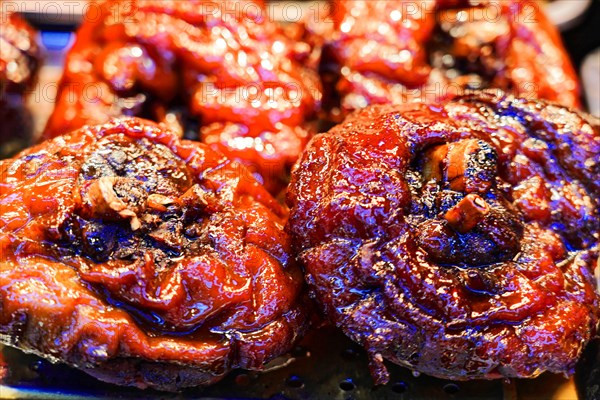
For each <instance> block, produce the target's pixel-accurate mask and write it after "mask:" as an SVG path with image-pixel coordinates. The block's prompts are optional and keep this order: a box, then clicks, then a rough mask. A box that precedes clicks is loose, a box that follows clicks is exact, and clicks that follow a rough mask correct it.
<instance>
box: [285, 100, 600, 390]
mask: <svg viewBox="0 0 600 400" xmlns="http://www.w3.org/2000/svg"><path fill="white" fill-rule="evenodd" d="M599 160H600V125H599V123H598V120H597V119H594V120H592V117H589V116H586V115H583V114H580V113H576V112H573V111H570V110H569V109H568V108H565V107H562V106H557V105H553V104H550V103H546V102H543V101H529V100H525V99H519V98H514V97H512V96H510V95H506V94H504V93H502V92H500V91H495V92H492V91H483V92H474V93H472V94H468V95H465V96H461V97H458V98H456V99H455V100H453V101H449V102H446V103H443V104H441V105H440V104H432V105H427V104H424V103H413V104H405V105H398V106H371V107H367V108H365V109H363V110H361V111H357V112H355V113H353V114H352V115H351V116H350V117H348V118H347V119H346V121H345V122H344V123H343V124H340V125H338V126H336V127H334V128H333V129H331V130H330V131H329V132H327V133H324V134H321V135H318V136H316V137H314V138H313V139H312V141H311V142H310V143H309V145H308V146H307V149H306V151H305V153H304V155H303V157H302V158H301V159H300V161H299V163H298V164H297V165H296V167H295V168H294V170H293V171H292V181H291V184H290V185H291V186H290V189H289V191H288V197H287V203H288V205H289V206H290V208H291V211H290V219H289V223H288V224H289V225H288V230H289V231H290V232H291V234H292V238H293V243H294V246H295V250H296V251H297V254H298V258H299V260H301V262H302V263H303V265H304V268H305V271H306V278H307V281H308V283H309V285H310V287H311V290H312V293H313V295H314V296H315V298H316V299H317V301H318V302H319V304H320V305H321V307H322V309H323V311H324V313H325V315H326V316H327V317H328V318H329V319H331V320H332V321H333V322H335V324H336V325H337V326H339V327H341V328H342V329H343V331H344V332H345V333H346V335H348V336H349V337H350V338H352V339H353V340H354V341H356V342H358V343H360V344H361V345H363V346H364V347H365V348H366V350H367V351H368V352H369V354H370V357H371V368H372V373H373V375H374V378H375V381H376V382H377V383H383V382H386V381H387V379H388V377H387V372H386V369H385V367H384V365H383V359H384V358H385V359H387V360H390V361H392V362H394V363H398V364H400V365H404V366H407V367H409V368H411V369H413V370H415V371H419V372H423V373H426V374H429V375H433V376H436V377H441V378H448V379H455V380H467V379H475V378H486V379H493V378H501V377H534V376H536V375H538V374H540V373H541V372H543V371H551V372H555V373H564V374H571V373H572V372H573V370H574V366H575V363H576V361H577V359H578V357H579V356H580V354H581V352H582V350H583V348H584V346H585V345H586V344H587V343H588V341H589V340H590V339H591V338H592V337H594V335H595V334H596V332H597V329H598V318H599V317H600V293H598V291H600V275H598V271H596V276H594V270H595V269H597V265H598V256H599V248H598V243H599V235H600V216H599V210H600V200H599V199H600V163H599Z"/></svg>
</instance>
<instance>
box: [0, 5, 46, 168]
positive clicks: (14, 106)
mask: <svg viewBox="0 0 600 400" xmlns="http://www.w3.org/2000/svg"><path fill="white" fill-rule="evenodd" d="M0 26H1V27H2V29H0V48H2V52H0V121H2V123H0V158H4V157H7V156H9V155H11V154H14V153H16V151H18V150H20V149H21V148H23V147H25V146H27V145H28V144H30V142H31V139H32V134H33V131H32V128H33V126H32V124H31V116H30V115H29V112H28V111H27V109H26V108H25V95H26V91H27V90H30V89H31V88H32V86H33V85H34V83H35V78H36V74H37V70H38V67H39V63H40V48H39V45H38V43H37V41H36V31H35V30H34V29H33V28H32V27H31V26H29V25H28V24H27V23H26V22H25V21H24V20H23V19H22V18H21V17H20V16H19V15H17V14H12V13H10V14H9V13H6V12H5V10H4V8H3V9H2V10H0Z"/></svg>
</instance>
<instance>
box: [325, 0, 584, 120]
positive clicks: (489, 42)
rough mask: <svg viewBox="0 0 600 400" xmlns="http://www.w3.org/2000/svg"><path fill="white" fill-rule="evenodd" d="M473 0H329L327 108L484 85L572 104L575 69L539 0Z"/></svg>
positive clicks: (431, 97) (436, 95) (433, 97)
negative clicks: (330, 32)
mask: <svg viewBox="0 0 600 400" xmlns="http://www.w3.org/2000/svg"><path fill="white" fill-rule="evenodd" d="M471 3H473V2H471ZM474 3H477V5H476V6H473V5H470V4H469V2H468V1H448V0H437V1H436V0H426V1H417V2H415V1H402V0H391V1H370V0H333V1H332V6H333V9H334V13H333V14H332V19H333V22H334V24H335V33H334V34H333V36H332V37H331V38H330V39H329V40H328V41H327V43H326V44H325V47H324V50H323V58H322V61H321V73H322V76H323V80H324V82H326V83H327V84H325V83H324V89H325V98H324V105H325V106H326V107H327V108H329V109H330V114H331V115H332V118H333V119H336V116H338V117H337V119H338V120H339V119H340V117H343V116H344V115H346V114H347V113H348V112H349V111H352V110H355V109H360V108H362V107H365V106H366V105H368V104H386V103H392V104H401V103H405V102H409V101H415V100H420V101H426V102H427V101H443V100H444V99H448V98H451V97H452V96H454V95H456V94H457V93H461V92H464V90H465V89H483V88H487V87H492V88H501V89H504V90H508V91H511V92H512V93H514V94H517V95H519V96H521V97H527V98H530V99H538V98H539V99H547V100H552V101H556V102H559V103H561V104H563V105H566V106H571V107H577V106H579V85H578V81H577V76H576V74H575V71H574V70H573V67H572V66H571V64H570V61H569V58H568V56H567V54H566V53H565V51H564V49H563V46H562V43H561V40H560V36H559V34H558V32H557V30H556V28H555V27H554V26H552V24H551V23H550V22H549V21H548V20H547V19H546V17H545V15H544V14H543V12H542V11H541V10H540V9H539V8H540V4H539V3H536V2H532V1H527V0H522V1H519V0H511V1H482V2H474Z"/></svg>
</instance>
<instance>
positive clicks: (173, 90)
mask: <svg viewBox="0 0 600 400" xmlns="http://www.w3.org/2000/svg"><path fill="white" fill-rule="evenodd" d="M100 11H101V15H100V16H96V14H99V13H100ZM93 12H94V14H92V11H90V14H89V15H88V16H87V17H85V18H84V23H83V24H82V26H81V28H80V29H79V31H78V36H77V40H76V42H75V44H74V46H73V48H72V49H71V50H70V52H69V54H68V56H67V59H66V63H65V72H64V76H63V78H62V80H61V83H60V88H59V94H58V98H57V104H56V109H55V111H54V113H53V114H52V116H51V118H50V121H49V122H48V125H47V127H46V130H45V137H46V138H49V137H54V136H56V135H58V134H62V133H64V132H65V131H69V130H71V129H75V128H79V127H81V126H83V125H84V124H87V123H100V122H104V121H105V120H107V119H108V118H109V117H110V116H118V115H121V114H124V115H134V116H140V117H144V118H148V119H151V120H154V121H158V122H165V123H167V124H169V125H170V126H172V127H174V129H175V130H178V131H179V132H180V133H181V134H182V135H184V136H185V137H186V138H189V139H196V140H201V141H202V142H204V143H207V144H209V145H210V146H211V147H212V148H214V149H217V150H219V151H221V152H223V153H225V154H226V155H228V156H229V157H230V158H234V159H237V160H239V161H241V162H243V163H244V164H246V165H248V166H249V167H250V168H251V169H252V170H253V171H254V172H256V176H257V179H259V180H261V181H263V182H264V183H265V185H266V186H267V188H268V189H269V190H271V191H272V192H273V193H276V192H278V191H279V190H281V189H282V187H283V186H284V185H285V183H286V182H287V179H288V177H287V175H288V173H289V169H290V167H291V165H292V164H293V163H294V162H295V161H296V159H297V158H298V156H299V154H300V152H301V151H302V149H303V148H304V146H305V144H306V142H307V141H308V139H309V138H310V132H311V131H312V128H311V126H309V125H310V124H309V121H310V120H311V119H313V117H314V114H315V110H316V109H317V107H318V104H319V102H320V98H321V93H320V84H319V78H318V76H317V74H316V72H315V71H313V70H310V69H308V68H305V67H303V63H304V59H305V58H306V57H308V56H309V53H310V48H309V46H308V45H307V44H305V43H301V42H293V41H292V40H290V39H289V38H288V37H287V36H286V35H284V33H283V32H282V31H281V29H280V28H279V27H278V25H277V24H275V23H274V22H273V21H272V20H270V19H269V18H270V17H268V16H267V11H266V8H265V7H264V4H263V3H262V2H261V1H214V2H213V1H177V0H170V1H162V0H161V1H154V0H138V1H106V2H103V3H102V6H101V7H96V8H94V9H93Z"/></svg>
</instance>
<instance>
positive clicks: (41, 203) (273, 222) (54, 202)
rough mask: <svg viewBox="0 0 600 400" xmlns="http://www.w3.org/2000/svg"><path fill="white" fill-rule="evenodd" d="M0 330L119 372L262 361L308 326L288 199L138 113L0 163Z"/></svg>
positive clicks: (210, 371)
mask: <svg viewBox="0 0 600 400" xmlns="http://www.w3.org/2000/svg"><path fill="white" fill-rule="evenodd" d="M0 177H1V178H0V228H1V229H0V255H1V258H0V340H1V341H2V342H3V343H6V344H8V345H11V346H15V347H18V348H21V349H23V350H24V351H27V352H32V353H35V354H38V355H41V356H43V357H46V358H49V359H50V360H54V361H62V362H65V363H67V364H70V365H73V366H75V367H78V368H81V369H82V370H84V371H86V372H88V373H90V374H91V375H94V376H96V377H98V378H99V379H102V380H106V381H109V382H113V383H117V384H120V385H130V386H137V387H140V388H145V387H153V388H157V389H162V390H177V389H181V388H185V387H188V386H196V385H207V384H210V383H213V382H215V381H217V380H218V379H220V378H221V377H222V376H223V375H224V374H226V373H227V372H228V371H229V370H230V369H231V368H236V367H241V368H248V369H260V368H261V366H262V365H263V364H264V363H265V362H267V361H269V360H270V359H272V358H274V357H276V356H278V355H281V354H282V353H284V352H286V351H287V350H288V349H289V348H290V346H291V345H292V343H293V342H294V340H295V339H296V337H297V336H298V335H300V334H302V332H303V330H304V326H305V321H306V318H305V315H306V314H305V313H304V308H303V305H302V304H303V302H302V301H300V298H301V295H300V293H301V288H302V276H301V273H300V271H299V269H298V268H297V267H296V265H295V264H294V262H293V260H292V259H291V258H290V257H289V256H288V252H289V246H290V241H289V238H288V235H287V234H286V233H285V232H284V230H283V225H284V223H285V222H284V221H285V218H286V212H285V210H284V209H282V207H281V206H280V205H279V203H277V202H276V201H275V200H274V199H273V198H272V197H271V195H270V194H269V193H268V192H267V191H266V190H265V189H264V188H263V187H262V186H261V185H260V184H259V183H258V182H257V181H256V180H255V179H254V178H253V177H252V175H251V173H250V172H249V171H248V170H247V169H246V168H245V167H243V166H241V165H239V164H238V163H236V162H232V161H230V160H229V159H227V158H226V157H224V156H223V155H221V154H220V153H217V152H215V151H213V150H211V149H210V148H208V147H207V146H206V145H204V144H200V143H197V142H191V141H182V140H179V139H178V138H177V137H176V136H175V135H174V134H173V133H171V132H169V131H167V130H165V129H163V128H161V127H159V126H157V125H154V124H153V123H150V122H147V121H144V120H139V119H133V118H132V119H121V120H118V119H117V120H112V121H110V122H108V123H106V124H104V125H99V126H93V127H86V128H82V129H80V130H78V131H75V132H72V133H70V134H67V135H64V136H61V137H58V138H56V139H53V140H50V141H46V142H44V143H42V144H39V145H37V146H35V147H33V148H31V149H28V150H26V151H24V152H22V153H20V154H19V155H18V156H16V157H15V158H12V159H8V160H4V161H2V162H0Z"/></svg>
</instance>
